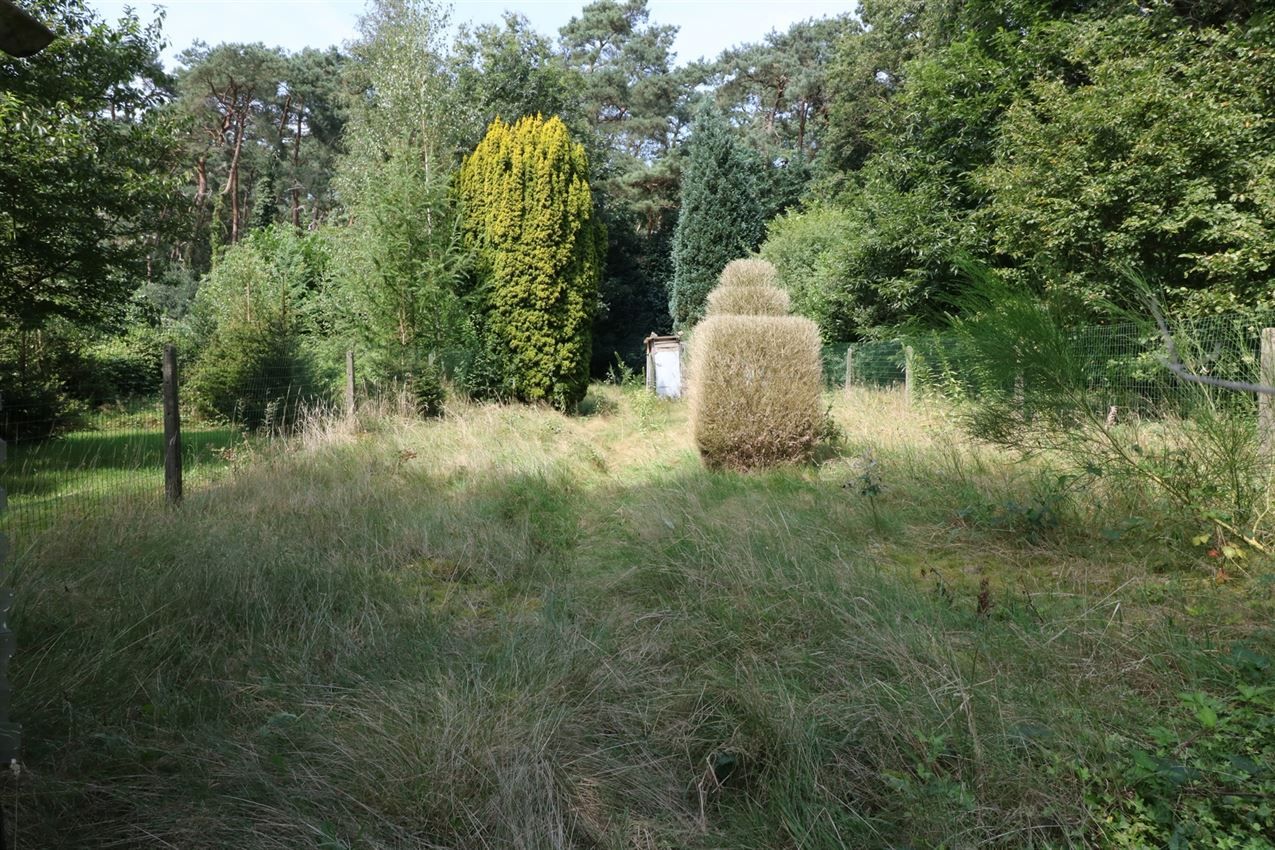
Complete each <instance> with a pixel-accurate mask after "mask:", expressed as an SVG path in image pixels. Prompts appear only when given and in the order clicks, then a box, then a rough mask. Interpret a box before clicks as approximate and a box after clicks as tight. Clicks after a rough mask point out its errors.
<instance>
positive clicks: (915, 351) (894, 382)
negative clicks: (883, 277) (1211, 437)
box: [824, 313, 1275, 416]
mask: <svg viewBox="0 0 1275 850" xmlns="http://www.w3.org/2000/svg"><path fill="white" fill-rule="evenodd" d="M1272 326H1275V313H1272V314H1271V315H1260V316H1252V315H1247V316H1243V317H1240V316H1229V315H1219V316H1210V317H1206V318H1201V319H1194V320H1188V321H1177V322H1175V323H1174V324H1173V326H1172V328H1171V330H1170V335H1171V338H1172V340H1173V342H1174V349H1175V354H1176V357H1177V359H1178V361H1180V363H1181V365H1182V367H1183V368H1184V369H1186V370H1187V371H1189V372H1190V373H1192V374H1196V375H1199V376H1201V377H1203V378H1206V379H1207V378H1216V379H1220V380H1228V381H1240V382H1244V383H1250V384H1260V383H1263V381H1262V363H1261V337H1262V330H1263V328H1269V327H1272ZM1065 341H1066V355H1067V356H1069V357H1071V358H1072V361H1073V362H1072V363H1071V364H1070V365H1071V366H1072V367H1074V368H1075V369H1077V370H1078V371H1079V372H1080V376H1081V380H1080V381H1079V382H1078V383H1081V384H1083V387H1084V397H1083V399H1081V400H1080V401H1079V403H1083V404H1086V405H1091V406H1092V407H1093V409H1094V410H1096V411H1100V412H1103V413H1106V412H1108V411H1110V409H1111V408H1116V409H1117V411H1118V412H1119V414H1120V415H1139V416H1190V414H1191V408H1192V406H1193V405H1195V404H1198V403H1199V402H1200V400H1201V398H1202V393H1205V392H1207V393H1208V394H1209V395H1210V397H1211V398H1212V400H1213V401H1214V402H1222V403H1225V404H1227V405H1232V406H1235V407H1237V408H1238V409H1245V410H1247V409H1253V410H1256V407H1257V401H1256V397H1255V394H1253V393H1246V392H1234V391H1230V390H1222V389H1217V390H1214V391H1211V392H1210V391H1208V390H1201V386H1200V385H1199V384H1195V385H1192V384H1190V383H1188V382H1187V381H1184V380H1183V379H1182V378H1181V377H1180V376H1179V375H1177V374H1174V372H1173V371H1172V370H1171V369H1170V368H1169V367H1168V366H1167V365H1166V360H1167V358H1168V355H1169V351H1168V347H1167V346H1166V341H1165V338H1164V336H1163V334H1162V332H1161V331H1160V329H1159V328H1157V327H1156V326H1154V325H1148V324H1145V323H1132V322H1130V323H1123V324H1112V325H1097V326H1084V327H1077V328H1074V329H1071V330H1069V331H1067V332H1066V334H1065ZM909 366H910V368H911V371H912V376H911V377H912V380H913V382H914V386H915V387H916V388H918V389H920V390H924V391H927V392H931V393H934V394H938V395H943V396H949V397H960V396H963V395H976V394H978V393H979V392H980V391H981V390H984V389H985V388H986V384H985V383H984V380H985V378H986V376H984V375H980V374H978V370H977V368H976V367H975V365H974V364H972V362H971V358H970V357H969V356H968V351H967V349H965V348H964V347H963V344H962V341H961V340H960V339H959V338H957V337H955V336H952V335H950V334H946V333H942V332H935V333H931V334H919V335H914V336H912V337H909V338H908V339H907V340H906V341H904V340H897V339H888V340H872V341H866V342H855V343H832V344H829V345H827V346H825V348H824V374H825V378H826V380H827V382H828V385H829V386H832V387H841V386H845V384H846V383H847V382H849V383H851V384H854V385H856V386H866V387H878V388H888V387H894V386H901V385H904V384H905V383H906V382H907V380H908V371H909ZM1020 380H1021V379H1020ZM1268 382H1269V381H1268ZM1019 389H1020V390H1021V389H1023V387H1021V386H1020V387H1019Z"/></svg>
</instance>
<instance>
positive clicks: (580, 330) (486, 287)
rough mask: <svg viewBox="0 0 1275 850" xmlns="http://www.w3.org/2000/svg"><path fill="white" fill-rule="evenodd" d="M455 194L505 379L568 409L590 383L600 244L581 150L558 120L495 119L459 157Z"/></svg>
mask: <svg viewBox="0 0 1275 850" xmlns="http://www.w3.org/2000/svg"><path fill="white" fill-rule="evenodd" d="M459 192H460V197H461V203H462V208H463V215H464V217H463V221H464V230H465V237H466V241H467V243H468V245H469V246H470V248H471V250H473V251H474V252H475V255H476V257H477V263H478V276H479V287H480V289H479V294H480V297H481V299H482V304H483V308H484V310H485V311H486V316H485V321H486V327H485V332H486V336H487V339H488V341H489V345H490V346H491V348H492V350H493V351H494V352H496V353H497V354H498V355H499V356H501V357H502V358H503V359H504V361H505V370H504V371H505V377H506V383H507V384H508V386H509V387H510V389H511V390H512V391H513V393H514V394H515V395H516V396H517V397H518V398H520V399H523V400H526V401H547V402H549V403H551V404H553V405H554V406H555V407H558V408H559V409H567V408H570V407H572V406H573V405H574V404H576V403H577V402H578V401H579V400H580V399H582V398H584V394H585V391H586V390H587V389H588V380H589V358H590V355H591V353H592V350H591V338H590V326H591V322H592V319H593V313H594V310H595V308H596V302H597V287H598V277H599V273H600V268H601V263H602V252H603V250H604V246H605V244H606V242H605V238H606V234H605V232H604V229H603V228H602V227H601V226H600V225H599V223H598V220H597V218H596V216H595V215H594V211H593V199H592V196H591V195H590V192H589V182H588V160H587V158H586V157H585V153H584V148H583V147H581V146H580V145H578V144H574V143H572V142H571V140H570V138H569V136H568V134H567V128H566V126H565V125H564V124H563V123H562V121H560V120H559V119H557V118H550V119H549V120H547V121H546V120H544V119H543V118H540V117H539V116H536V117H527V118H522V119H520V120H519V121H518V122H517V123H515V124H513V125H509V124H506V123H504V122H503V121H501V120H499V119H497V120H496V121H493V122H492V124H491V126H490V127H489V128H488V130H487V135H486V136H484V137H483V141H482V142H481V143H480V144H479V146H478V147H477V148H476V149H475V150H474V152H473V153H472V154H471V155H470V156H468V157H467V158H466V159H465V164H464V166H463V167H462V168H461V172H460V182H459ZM533 199H534V202H532V200H533Z"/></svg>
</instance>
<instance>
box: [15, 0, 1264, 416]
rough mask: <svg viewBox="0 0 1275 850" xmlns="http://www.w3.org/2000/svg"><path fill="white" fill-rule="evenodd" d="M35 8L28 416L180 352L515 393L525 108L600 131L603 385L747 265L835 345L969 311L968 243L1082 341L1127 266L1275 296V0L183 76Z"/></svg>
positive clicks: (645, 24) (1030, 13)
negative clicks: (486, 175) (469, 185)
mask: <svg viewBox="0 0 1275 850" xmlns="http://www.w3.org/2000/svg"><path fill="white" fill-rule="evenodd" d="M24 5H25V6H26V8H28V9H29V10H30V11H32V12H33V13H34V14H35V15H36V16H37V17H39V18H41V19H42V20H44V21H45V22H46V23H48V24H49V25H50V26H51V27H52V28H54V29H55V31H57V32H58V33H59V35H61V36H63V37H62V38H60V39H59V40H58V41H56V42H55V43H54V46H53V47H52V48H51V49H50V50H48V51H46V52H45V53H44V54H41V55H40V56H38V57H35V58H32V59H27V60H15V59H8V60H4V61H3V62H2V63H0V150H3V151H4V152H5V155H4V156H3V157H2V158H0V198H2V199H3V202H2V203H0V386H3V388H4V402H3V403H4V405H5V410H6V414H7V417H8V418H9V419H20V418H22V417H23V416H24V415H26V416H27V417H28V418H31V417H34V416H39V417H42V418H43V419H45V420H47V421H50V422H53V421H56V422H58V423H62V422H66V423H69V422H71V421H73V419H74V416H75V414H76V412H77V411H81V410H84V409H87V408H89V407H91V406H94V405H99V404H101V403H104V402H107V401H114V400H118V399H120V398H123V397H127V396H130V395H146V394H149V393H151V392H153V391H154V389H155V388H156V386H157V385H158V380H159V352H160V348H161V344H162V343H165V342H171V343H175V344H177V345H178V346H179V348H180V350H181V351H182V353H183V357H184V359H185V360H186V362H188V363H190V364H192V366H191V373H192V379H193V380H195V381H196V384H197V385H199V384H200V382H201V381H202V385H203V386H204V388H205V390H206V392H205V395H211V394H212V393H213V391H214V390H215V389H216V388H217V387H224V386H231V387H233V385H234V384H235V383H236V382H243V381H248V380H251V379H252V378H253V376H255V375H259V374H261V373H263V372H270V373H271V374H273V375H278V374H284V375H286V376H290V377H291V378H292V379H295V380H297V381H298V382H304V381H310V380H313V379H315V378H316V377H317V378H318V379H320V380H321V379H322V378H323V377H324V376H325V375H326V374H328V373H329V372H331V371H332V370H335V369H336V368H337V364H338V363H339V362H340V356H339V355H340V354H341V353H343V352H344V351H346V350H354V351H356V352H357V354H358V356H359V359H360V362H361V363H364V364H367V366H366V367H365V368H366V370H367V371H366V377H368V378H369V379H370V380H374V381H381V380H383V381H393V380H403V379H408V380H412V381H415V382H416V383H417V384H420V385H430V386H433V385H436V384H438V383H441V382H447V383H449V384H450V385H451V386H453V387H454V388H455V389H456V390H457V391H459V392H461V393H464V394H467V395H470V396H473V397H477V398H486V397H493V396H495V397H501V396H506V395H511V394H513V395H517V394H518V392H517V389H516V388H515V387H511V383H510V376H509V374H508V373H507V370H506V369H505V368H504V366H503V365H502V357H501V351H500V350H499V345H498V344H497V342H498V337H499V334H497V333H496V332H495V331H493V327H501V326H502V325H501V321H503V320H500V319H499V318H498V317H497V318H496V319H493V316H494V313H493V311H494V310H495V309H496V308H495V307H494V306H493V305H495V304H496V303H497V302H498V301H499V299H498V298H496V297H495V295H494V293H495V292H496V291H498V290H499V289H500V287H502V286H504V285H506V283H507V281H503V280H500V279H497V278H496V277H495V276H493V272H492V264H491V262H490V261H489V260H485V259H484V253H483V252H484V250H486V249H485V248H484V247H483V245H482V244H481V239H478V238H477V237H475V236H474V233H475V231H474V229H473V226H472V222H467V219H466V215H467V211H466V203H465V193H464V192H463V191H462V190H461V188H460V186H461V183H462V180H461V178H460V175H461V172H462V165H463V163H464V162H465V161H466V157H467V156H469V155H470V154H471V153H472V152H473V151H474V150H475V149H476V148H477V147H478V146H479V143H480V141H482V140H483V138H484V135H485V133H486V131H487V128H488V127H489V126H490V125H491V124H492V122H493V121H494V120H495V119H496V118H501V119H504V121H506V122H508V123H509V124H511V125H512V124H513V123H514V122H515V121H516V119H518V118H520V117H523V116H536V115H539V116H542V117H543V118H544V119H546V120H548V119H552V118H557V119H559V120H560V122H561V124H562V126H564V127H565V129H566V131H567V134H568V136H569V139H570V140H571V144H578V145H580V146H582V153H583V156H584V162H585V163H586V164H585V165H584V169H585V170H586V171H587V181H588V182H587V185H588V188H589V192H590V196H591V209H589V210H585V211H581V210H577V213H578V214H579V215H581V216H584V217H586V218H587V219H588V221H589V227H588V228H586V229H587V232H588V233H590V234H594V236H591V237H590V238H595V237H596V238H598V239H602V240H604V241H603V242H600V243H599V245H598V248H599V250H598V252H597V256H596V257H594V258H593V260H587V258H586V260H587V261H586V260H582V262H585V265H586V266H587V267H588V268H593V269H594V271H593V272H591V273H590V274H586V275H584V277H582V278H581V279H582V280H583V279H584V278H590V277H591V281H592V282H591V283H589V285H588V286H586V287H585V289H586V290H587V291H585V292H584V295H583V296H582V298H583V300H582V301H581V302H580V304H579V309H580V310H581V311H582V315H583V316H584V317H585V319H586V321H585V322H584V323H583V324H584V327H583V329H582V330H581V329H576V330H574V331H572V332H573V333H575V334H576V338H575V343H573V345H574V347H575V348H576V349H580V348H581V346H583V348H582V350H583V351H584V352H585V356H586V357H587V361H588V365H587V370H588V374H591V375H593V376H595V377H596V376H601V375H603V374H605V373H606V372H607V370H608V369H609V368H610V367H611V366H612V365H613V364H615V363H616V360H617V358H619V359H620V360H622V361H624V362H625V363H627V364H629V365H635V364H637V363H638V362H640V357H641V340H642V338H643V337H644V336H646V335H647V334H648V333H650V332H666V331H670V330H675V329H676V330H685V329H687V328H689V327H691V326H692V325H693V324H694V322H695V321H696V320H697V319H698V317H699V316H700V315H701V313H702V309H703V299H704V296H705V294H706V293H707V291H708V289H709V288H710V287H711V284H712V280H713V278H714V277H715V275H716V272H717V271H718V270H720V268H721V267H722V265H724V263H725V262H726V261H728V260H729V259H732V258H734V257H737V256H743V255H746V254H749V253H751V252H754V251H759V252H760V253H761V254H762V255H763V256H765V257H767V258H768V259H770V260H771V261H773V262H774V263H775V264H776V265H777V267H778V268H779V272H780V277H781V282H782V283H783V285H784V286H785V287H786V288H787V289H788V290H789V292H790V294H791V295H792V298H793V302H794V307H795V311H796V312H798V313H800V314H802V315H806V316H809V317H811V318H813V319H815V320H816V321H817V322H818V323H819V326H820V329H821V333H822V334H823V337H824V339H825V341H828V342H832V341H849V340H859V339H872V338H879V337H888V336H892V335H894V334H896V333H897V332H898V329H899V328H900V327H902V326H905V325H908V326H915V325H922V326H925V325H935V324H939V323H941V322H942V321H943V317H944V314H945V313H946V312H949V311H950V310H952V309H953V307H952V305H953V304H955V303H959V300H960V294H961V291H962V289H963V288H964V287H965V286H966V276H965V272H964V271H963V269H964V268H966V267H967V264H968V261H969V260H971V259H972V260H974V261H976V262H978V263H981V264H982V265H985V266H987V267H989V268H991V269H992V270H994V271H995V272H996V273H998V274H999V275H1000V276H1001V277H1003V278H1004V279H1005V280H1007V281H1009V282H1010V283H1011V285H1013V286H1015V287H1017V288H1019V289H1022V290H1025V291H1028V292H1031V293H1034V294H1037V295H1038V296H1040V297H1042V298H1046V299H1048V300H1049V301H1050V302H1051V303H1053V304H1055V305H1060V306H1061V308H1062V309H1063V311H1064V312H1065V314H1066V315H1068V316H1070V317H1073V318H1074V320H1075V321H1076V322H1077V323H1093V322H1101V321H1103V320H1104V318H1105V312H1104V311H1105V310H1107V309H1108V306H1109V305H1111V304H1115V305H1120V306H1128V305H1129V304H1130V303H1131V302H1132V301H1133V299H1134V293H1133V292H1132V291H1131V290H1130V285H1129V284H1128V282H1127V281H1128V280H1129V277H1128V275H1127V271H1128V270H1130V269H1133V270H1136V271H1137V272H1138V273H1140V274H1141V275H1142V276H1144V277H1145V278H1146V279H1148V280H1150V281H1152V282H1153V283H1155V284H1156V285H1158V286H1159V287H1162V288H1163V289H1164V291H1165V298H1166V302H1167V305H1168V307H1169V308H1170V309H1172V310H1173V311H1174V313H1175V314H1176V315H1179V316H1183V317H1195V316H1204V315H1211V314H1216V313H1222V312H1225V313H1229V314H1236V313H1238V314H1245V313H1251V314H1254V315H1257V314H1259V313H1262V312H1265V311H1266V310H1267V309H1268V308H1269V307H1270V301H1271V300H1272V299H1271V287H1270V283H1269V268H1270V265H1271V261H1272V253H1275V239H1272V238H1271V237H1272V234H1271V229H1272V224H1273V223H1275V145H1273V144H1272V141H1273V136H1275V132H1273V131H1275V124H1273V121H1272V116H1275V109H1272V106H1273V105H1275V104H1273V103H1272V101H1273V100H1275V62H1272V61H1270V60H1271V48H1272V44H1273V40H1275V34H1273V30H1272V22H1273V18H1272V16H1271V13H1270V12H1269V11H1263V10H1262V9H1261V8H1260V4H1257V3H1252V2H1221V0H1178V2H1168V0H1146V1H1145V2H1140V3H1136V2H1127V0H1100V1H1099V2H1028V0H1009V2H1005V0H1002V1H1001V2H991V1H989V0H943V2H922V0H865V2H863V3H861V4H860V5H859V7H858V9H857V11H856V12H855V13H854V14H846V15H844V16H841V17H837V18H828V19H818V20H809V21H804V22H801V23H798V24H795V25H794V26H792V27H791V28H790V29H788V30H787V31H784V32H777V31H773V32H770V33H768V34H759V37H758V40H757V41H756V42H754V43H750V44H744V45H740V46H738V47H735V48H732V49H730V50H727V51H725V52H724V53H722V54H721V55H720V56H719V57H717V58H716V59H715V60H712V61H698V62H693V63H689V64H682V65H679V64H677V63H676V62H675V57H674V56H673V53H672V44H673V40H674V37H675V34H676V31H675V28H673V27H670V26H666V25H661V24H660V23H658V22H656V21H653V20H651V16H650V14H649V11H648V9H647V6H646V3H645V0H624V2H617V0H599V2H594V3H591V4H588V5H586V6H584V7H583V8H582V9H581V11H580V13H579V15H578V16H576V17H575V18H573V19H572V20H571V21H570V22H569V23H567V24H566V25H565V26H563V27H562V28H561V30H560V31H559V32H558V33H556V34H546V33H541V32H537V31H535V30H534V29H533V28H532V27H531V25H530V23H529V22H528V20H527V19H526V18H525V17H523V16H520V15H518V14H516V13H512V12H511V13H508V14H507V15H506V16H505V18H504V20H503V22H502V23H500V24H494V25H483V26H478V27H473V28H461V29H460V31H459V34H455V31H454V30H452V29H451V27H450V26H449V24H448V15H447V12H446V10H445V9H443V8H442V7H439V6H436V5H434V4H431V3H428V2H423V0H375V2H373V3H371V4H370V5H369V7H368V9H367V12H366V14H365V16H364V17H363V19H362V20H361V23H360V31H359V35H358V37H357V38H356V39H355V40H353V41H352V42H350V43H348V44H347V45H345V46H344V47H342V48H329V49H326V50H319V49H305V50H302V51H300V52H293V53H290V52H287V51H284V50H282V49H279V48H272V47H268V46H265V45H264V44H262V43H239V44H221V45H217V46H208V45H205V44H201V43H196V44H194V45H191V46H190V47H189V48H188V49H186V50H185V51H183V52H182V53H181V54H180V58H179V67H178V69H177V71H176V72H175V73H168V72H166V71H165V70H164V68H163V67H162V65H161V63H160V60H159V57H160V54H161V51H162V50H163V47H164V35H163V21H162V18H161V19H157V20H155V21H152V22H150V23H147V22H145V21H144V20H142V19H140V18H138V17H136V16H135V15H131V14H130V15H127V16H125V17H124V18H122V19H120V20H117V21H110V22H108V21H103V20H101V19H100V18H99V17H98V16H97V15H96V14H95V13H93V12H92V11H91V10H90V9H88V8H87V7H86V6H85V5H84V4H83V3H82V2H80V0H38V2H33V3H27V4H24ZM545 126H547V124H546V125H545ZM555 132H556V131H555ZM567 159H570V157H568V158H567ZM564 161H566V160H564ZM572 161H573V162H575V161H576V160H572ZM527 198H528V199H529V201H528V202H529V203H530V199H531V198H532V195H530V194H529V195H527ZM470 206H471V207H472V203H471V204H470ZM471 213H472V210H471ZM471 218H472V215H471ZM573 232H574V231H573ZM581 232H584V231H581ZM603 234H604V235H603ZM582 256H583V255H582ZM594 260H595V261H596V262H595V263H594V266H596V268H594V266H589V263H590V262H594ZM595 285H596V289H594V288H593V287H594V286H595ZM493 322H494V324H493ZM333 374H334V373H333ZM201 376H202V377H201ZM586 377H587V376H586ZM573 380H575V379H573ZM577 383H578V381H577ZM581 394H582V393H580V392H577V391H576V390H573V389H568V390H566V391H564V392H562V393H559V394H558V395H555V396H553V400H554V401H555V402H556V403H559V404H560V405H562V406H567V405H569V404H570V402H571V401H572V399H575V398H578V397H579V395H581ZM425 395H426V396H428V395H429V392H428V391H427V392H426V393H425Z"/></svg>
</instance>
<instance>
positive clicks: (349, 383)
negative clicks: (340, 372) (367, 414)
mask: <svg viewBox="0 0 1275 850" xmlns="http://www.w3.org/2000/svg"><path fill="white" fill-rule="evenodd" d="M345 415H346V416H353V415H354V352H353V351H347V352H345Z"/></svg>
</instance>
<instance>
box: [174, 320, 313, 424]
mask: <svg viewBox="0 0 1275 850" xmlns="http://www.w3.org/2000/svg"><path fill="white" fill-rule="evenodd" d="M183 389H184V390H185V392H186V394H187V397H188V398H189V400H190V403H191V404H192V405H193V406H194V408H195V410H196V411H198V413H199V414H200V415H203V416H207V417H210V418H215V419H221V420H224V421H227V422H230V423H231V424H234V425H238V426H242V427H244V428H250V429H255V428H263V427H264V428H269V429H271V430H275V429H280V428H286V427H289V426H291V425H292V424H293V423H294V422H295V421H296V418H297V416H298V415H299V414H300V413H301V411H302V410H303V409H304V408H305V407H306V406H307V405H308V404H311V403H313V402H314V401H315V400H316V399H317V398H318V395H319V394H318V393H317V392H316V382H315V377H314V373H313V369H312V367H311V365H310V360H309V358H308V357H307V356H306V355H305V354H304V352H303V351H302V349H301V341H300V339H299V338H298V336H297V335H296V334H295V333H294V332H293V328H292V327H291V326H290V325H288V324H287V323H285V322H283V321H281V320H280V319H279V318H278V317H275V316H272V317H269V318H267V319H264V320H260V321H255V322H235V323H233V324H231V325H229V326H225V327H222V328H220V329H219V330H218V333H217V335H216V336H214V337H213V339H212V341H211V343H210V344H209V345H208V347H207V348H206V349H205V350H204V352H203V354H202V356H201V357H200V358H199V360H198V361H197V362H196V363H195V366H194V367H193V368H192V369H191V371H190V374H189V376H188V377H187V379H186V381H185V385H184V387H183Z"/></svg>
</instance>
